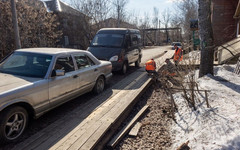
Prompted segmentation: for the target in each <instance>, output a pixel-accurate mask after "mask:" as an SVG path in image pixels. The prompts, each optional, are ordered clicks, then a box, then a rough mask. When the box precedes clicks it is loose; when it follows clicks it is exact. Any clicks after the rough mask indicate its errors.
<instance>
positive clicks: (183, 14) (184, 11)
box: [172, 0, 198, 40]
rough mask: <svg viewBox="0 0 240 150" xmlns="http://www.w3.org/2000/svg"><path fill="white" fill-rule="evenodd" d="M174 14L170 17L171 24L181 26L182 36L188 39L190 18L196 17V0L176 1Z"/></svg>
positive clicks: (189, 35)
mask: <svg viewBox="0 0 240 150" xmlns="http://www.w3.org/2000/svg"><path fill="white" fill-rule="evenodd" d="M176 10H177V12H176V14H175V15H174V18H173V19H172V21H173V23H172V24H175V25H176V24H179V23H180V26H181V27H182V28H183V32H184V38H185V39H187V40H188V39H189V38H190V37H191V35H192V33H191V30H190V20H191V19H197V18H198V3H197V0H182V1H180V2H177V3H176Z"/></svg>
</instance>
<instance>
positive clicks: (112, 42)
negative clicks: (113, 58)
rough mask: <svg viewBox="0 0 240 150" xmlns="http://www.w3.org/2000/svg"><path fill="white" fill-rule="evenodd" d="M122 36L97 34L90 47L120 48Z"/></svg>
mask: <svg viewBox="0 0 240 150" xmlns="http://www.w3.org/2000/svg"><path fill="white" fill-rule="evenodd" d="M123 38H124V35H122V34H97V35H96V36H95V37H94V39H93V41H92V44H91V46H93V47H98V46H99V47H100V46H103V47H122V45H123Z"/></svg>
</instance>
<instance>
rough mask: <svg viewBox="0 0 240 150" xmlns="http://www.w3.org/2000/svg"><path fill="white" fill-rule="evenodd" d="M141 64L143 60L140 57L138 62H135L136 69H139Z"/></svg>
mask: <svg viewBox="0 0 240 150" xmlns="http://www.w3.org/2000/svg"><path fill="white" fill-rule="evenodd" d="M140 62H141V58H140V57H139V58H138V60H137V61H136V62H135V67H139V66H140Z"/></svg>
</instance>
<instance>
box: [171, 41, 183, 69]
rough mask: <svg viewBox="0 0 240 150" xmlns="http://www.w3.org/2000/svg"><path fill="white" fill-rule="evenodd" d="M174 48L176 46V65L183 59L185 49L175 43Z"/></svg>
mask: <svg viewBox="0 0 240 150" xmlns="http://www.w3.org/2000/svg"><path fill="white" fill-rule="evenodd" d="M174 48H175V53H174V58H173V60H174V63H175V65H178V63H179V62H180V61H182V59H183V51H182V49H181V48H179V47H178V46H177V44H175V45H174Z"/></svg>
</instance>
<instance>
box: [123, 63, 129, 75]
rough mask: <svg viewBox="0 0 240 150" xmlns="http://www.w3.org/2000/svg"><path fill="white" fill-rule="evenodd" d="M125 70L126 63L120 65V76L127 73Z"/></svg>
mask: <svg viewBox="0 0 240 150" xmlns="http://www.w3.org/2000/svg"><path fill="white" fill-rule="evenodd" d="M127 69H128V63H127V62H125V63H124V64H123V65H122V69H121V74H126V73H127Z"/></svg>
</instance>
